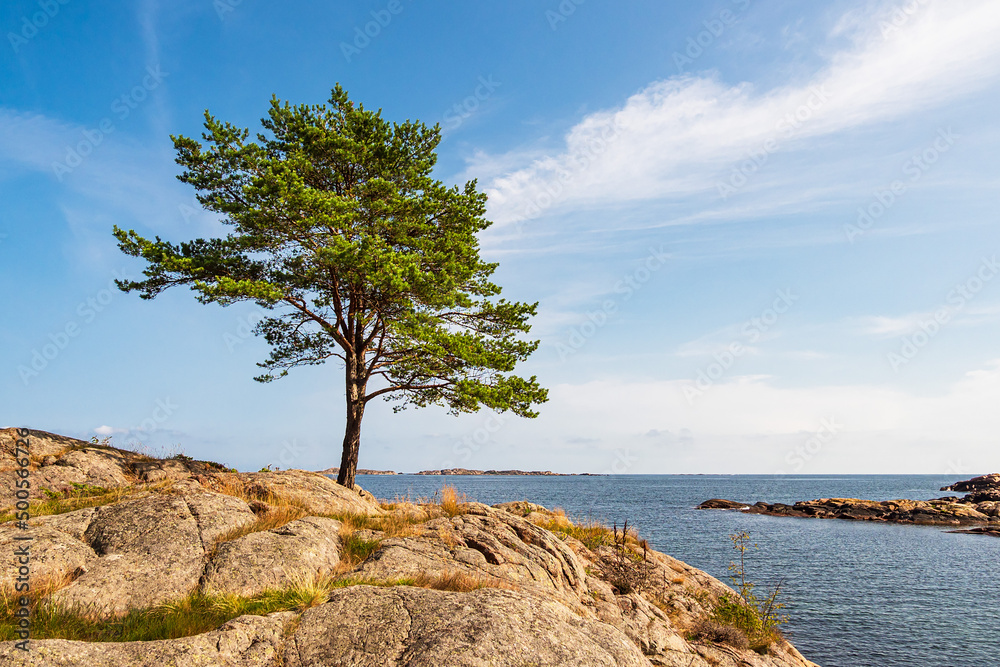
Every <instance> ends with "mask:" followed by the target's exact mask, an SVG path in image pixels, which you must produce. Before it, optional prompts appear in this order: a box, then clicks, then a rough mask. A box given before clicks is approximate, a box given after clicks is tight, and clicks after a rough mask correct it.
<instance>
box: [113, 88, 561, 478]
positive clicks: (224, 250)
mask: <svg viewBox="0 0 1000 667" xmlns="http://www.w3.org/2000/svg"><path fill="white" fill-rule="evenodd" d="M261 124H262V126H263V128H264V129H265V130H266V131H267V133H268V134H257V141H256V142H254V141H248V140H247V137H248V136H249V131H248V130H247V129H240V128H237V127H235V126H233V125H232V124H230V123H224V122H220V121H218V120H216V119H215V118H214V117H213V116H212V115H211V114H209V113H208V112H206V113H205V129H206V131H205V132H204V133H203V134H202V137H203V139H204V141H205V142H206V145H202V144H201V143H199V142H198V141H195V140H194V139H190V138H188V137H184V136H178V137H171V138H172V139H173V142H174V147H175V148H176V150H177V163H178V164H180V165H181V166H182V167H183V168H184V172H183V173H182V174H181V175H180V176H178V178H179V179H180V180H181V181H183V182H185V183H190V184H191V185H193V186H194V187H195V188H196V190H197V192H198V195H197V196H198V201H199V202H200V203H201V205H202V206H203V207H205V208H206V209H208V210H210V211H215V212H217V213H220V214H222V216H223V222H225V223H226V224H228V225H231V226H232V232H231V233H230V234H229V235H228V236H226V237H225V238H210V239H195V240H193V241H188V242H185V243H181V244H180V245H174V244H172V243H168V242H166V241H162V240H160V238H159V237H157V238H156V240H153V241H150V240H148V239H145V238H143V237H141V236H139V235H138V234H137V233H136V232H135V231H131V230H130V231H125V230H122V229H119V228H118V227H117V226H116V227H115V229H114V235H115V237H116V238H117V239H118V246H119V248H121V250H122V251H123V252H124V253H126V254H127V255H131V256H133V257H142V258H143V259H145V260H146V261H147V262H148V265H147V267H146V269H145V270H144V272H143V275H144V276H145V280H142V281H118V287H119V288H120V289H121V290H123V291H125V292H129V291H132V290H137V291H139V292H140V295H141V297H142V298H143V299H152V298H154V297H156V296H157V295H158V294H160V293H161V292H163V291H164V290H165V289H167V288H169V287H173V286H176V285H187V286H189V287H190V288H191V289H192V290H193V291H194V292H196V293H197V299H198V301H200V302H201V303H213V302H214V303H219V304H222V305H223V306H227V305H230V304H233V303H236V302H239V301H252V302H255V303H257V304H258V305H259V306H261V307H263V308H266V309H269V311H270V313H271V316H269V317H267V318H265V319H262V320H261V321H260V322H259V323H258V325H257V327H256V329H255V333H256V334H258V335H263V336H264V338H265V339H266V340H267V342H268V343H269V344H270V345H271V352H270V356H269V357H268V359H267V360H266V361H264V362H262V363H259V364H258V366H260V367H262V368H264V369H266V372H265V373H264V374H263V375H260V376H259V377H257V378H255V379H256V380H258V381H260V382H270V381H271V380H274V379H275V378H276V377H283V376H285V375H287V374H288V371H289V369H291V368H293V367H295V366H301V365H316V364H322V363H324V362H326V361H327V360H328V359H330V358H331V357H336V358H337V359H340V361H341V362H342V363H343V367H344V382H345V390H346V391H345V396H346V401H347V425H346V429H345V432H344V447H343V456H342V458H341V463H340V474H339V475H338V477H337V482H338V483H340V484H342V485H344V486H347V487H349V488H350V487H353V486H354V475H355V471H356V470H357V464H358V449H359V446H360V441H361V420H362V417H363V416H364V413H365V406H366V405H367V404H368V402H369V401H371V400H372V399H375V398H377V397H379V396H382V397H384V398H385V399H387V400H396V401H397V405H396V407H395V408H394V409H395V410H397V411H398V410H401V409H404V408H405V407H407V406H408V405H415V406H418V407H423V406H426V405H430V404H438V405H445V406H447V407H449V408H450V411H451V412H452V413H453V414H458V413H460V412H474V411H476V410H478V409H479V408H480V407H481V406H487V407H490V408H492V409H494V410H499V411H506V410H510V411H512V412H514V413H515V414H518V415H520V416H523V417H535V416H537V413H536V412H534V411H533V410H532V406H533V405H534V404H538V403H542V402H544V401H546V400H547V391H546V390H545V389H543V388H541V387H540V386H539V384H538V382H537V380H536V378H535V376H532V377H531V378H529V379H527V380H526V379H524V378H521V377H518V376H516V375H513V374H512V371H513V370H514V366H515V365H516V363H517V362H518V361H523V360H524V359H526V358H527V357H528V356H529V355H530V354H531V353H532V352H534V351H535V349H536V348H537V347H538V341H528V340H524V339H523V336H522V335H521V334H524V333H527V332H528V331H529V330H530V328H531V327H530V325H529V324H528V318H529V317H530V316H532V315H534V314H535V309H536V307H537V305H538V304H537V303H534V304H525V303H518V302H509V301H507V300H505V299H500V298H494V297H497V296H498V295H499V294H500V287H499V286H497V285H495V284H494V283H492V282H490V276H491V274H492V273H493V272H494V270H495V269H496V267H497V264H495V263H487V262H484V261H482V259H481V258H480V257H479V243H478V240H477V238H476V234H477V232H480V231H482V230H484V229H486V228H487V227H489V226H490V224H492V223H491V222H489V221H488V220H486V219H485V217H484V214H485V211H486V195H485V194H483V193H480V192H478V191H477V189H476V182H475V181H470V182H468V183H466V184H465V187H463V188H459V187H458V186H454V187H451V188H448V187H445V185H444V184H443V183H441V181H438V180H435V179H434V178H432V177H431V170H432V168H433V166H434V163H435V162H436V160H437V157H436V155H435V149H436V147H437V145H438V143H439V142H440V141H441V135H440V129H439V127H438V126H436V125H435V126H434V127H427V126H426V125H424V124H423V123H420V122H410V121H406V122H405V123H389V122H387V121H386V120H384V119H383V118H382V115H381V110H379V111H377V112H375V111H370V110H367V109H365V108H364V106H362V105H357V106H355V104H354V103H352V102H351V101H350V100H349V99H348V96H347V93H346V92H345V91H344V90H343V89H342V88H341V87H340V85H339V84H338V85H337V87H336V88H334V90H333V92H332V94H331V97H330V101H329V104H328V105H326V104H324V105H312V106H307V105H300V106H291V105H289V104H288V103H287V102H285V103H281V102H279V101H278V100H277V99H276V98H272V100H271V107H270V110H269V111H268V115H267V118H264V119H262V120H261Z"/></svg>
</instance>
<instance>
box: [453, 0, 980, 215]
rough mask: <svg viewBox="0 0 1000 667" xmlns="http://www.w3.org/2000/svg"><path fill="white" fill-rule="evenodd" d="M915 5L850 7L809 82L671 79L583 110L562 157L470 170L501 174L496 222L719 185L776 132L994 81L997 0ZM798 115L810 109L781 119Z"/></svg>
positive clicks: (888, 114)
mask: <svg viewBox="0 0 1000 667" xmlns="http://www.w3.org/2000/svg"><path fill="white" fill-rule="evenodd" d="M916 4H922V5H924V6H923V7H921V8H920V9H918V10H917V11H916V12H915V13H914V14H913V15H912V16H908V17H906V19H905V20H903V21H897V22H898V23H900V27H898V28H895V27H894V28H893V29H892V30H889V31H887V32H886V34H883V30H884V27H885V25H887V24H885V21H886V20H889V19H891V12H890V11H888V10H886V9H884V8H883V9H881V10H879V11H878V12H876V13H869V14H867V15H864V16H863V17H862V16H859V15H858V14H857V13H855V14H852V17H851V19H852V20H851V21H846V22H842V24H841V25H839V26H838V28H837V30H835V32H836V33H839V32H845V31H850V34H851V36H852V38H853V40H852V44H851V46H849V47H848V48H847V49H845V50H842V51H840V52H838V53H835V54H834V55H833V56H832V57H830V58H829V59H828V62H827V65H826V66H825V67H824V68H823V69H822V70H821V71H819V72H817V73H816V74H815V75H814V76H813V77H812V78H811V79H809V80H808V81H803V82H799V83H794V84H790V85H786V86H781V87H778V88H774V89H771V90H764V91H761V90H757V89H756V88H755V87H754V86H753V85H751V84H749V83H741V84H738V85H728V84H724V83H722V82H721V81H719V80H718V78H716V77H714V76H710V75H700V76H678V77H672V78H670V79H667V80H664V81H657V82H654V83H652V84H650V85H649V86H647V87H646V88H645V89H644V90H642V91H640V92H639V93H637V94H635V95H633V96H632V97H630V98H629V99H628V100H627V101H626V102H625V104H624V105H623V106H622V107H621V108H618V109H611V110H605V111H600V112H596V113H593V114H591V115H589V116H587V117H585V118H584V119H583V120H581V121H580V122H579V123H578V124H577V125H576V126H575V127H573V128H572V129H571V130H570V131H569V132H568V133H567V135H566V137H565V147H564V148H563V149H562V150H561V152H558V153H557V154H555V155H544V156H541V157H535V158H534V159H533V161H532V162H531V163H530V164H529V165H527V166H522V167H521V168H517V169H511V168H510V165H511V164H512V163H514V162H516V160H514V159H513V157H514V156H520V157H523V156H524V155H526V154H530V151H525V150H521V151H518V152H517V153H515V154H514V156H512V155H510V154H508V155H500V156H489V155H485V154H482V153H480V154H478V155H477V156H475V157H474V158H473V159H472V161H471V164H470V169H469V171H470V173H475V174H478V175H480V176H481V175H483V174H484V173H485V174H490V173H492V174H493V178H492V181H491V184H490V187H488V188H487V191H488V192H489V194H490V215H491V217H492V218H493V219H494V220H496V221H497V222H498V223H505V222H506V223H510V222H516V221H519V220H523V219H526V218H530V217H533V216H534V215H537V214H538V213H539V212H540V211H542V210H545V209H547V208H548V206H550V205H553V203H555V204H562V205H566V206H580V205H594V204H602V203H622V202H628V201H638V200H645V199H650V198H665V197H671V196H679V195H682V194H684V195H688V194H691V193H695V192H703V193H707V192H713V191H716V190H717V186H718V184H719V182H720V179H721V178H722V177H724V176H726V175H727V174H728V170H729V168H730V167H732V166H733V165H734V164H738V163H739V162H740V161H742V160H744V159H746V158H747V156H748V155H749V154H750V153H752V152H754V151H760V150H762V148H763V147H764V146H765V145H766V142H768V141H769V140H771V141H774V142H775V143H776V144H777V146H778V149H780V150H781V151H786V150H789V149H796V148H798V149H801V148H805V147H807V146H809V145H810V140H813V141H815V140H818V139H821V138H822V139H828V138H830V137H831V136H832V135H835V134H836V133H838V132H840V131H842V130H846V129H851V128H858V127H862V126H873V125H875V124H877V123H882V122H885V121H889V120H893V119H896V118H899V117H903V116H906V115H907V114H910V113H912V112H914V111H922V110H926V109H927V108H928V107H931V106H935V105H941V104H944V103H946V102H947V101H949V100H951V99H954V98H956V97H957V96H960V95H963V94H966V93H968V92H971V91H974V90H978V89H981V88H982V87H984V86H986V85H988V84H989V83H991V82H992V81H993V80H994V79H995V78H996V76H997V74H998V73H1000V40H997V39H996V35H997V33H998V32H1000V5H998V4H996V3H995V2H990V1H989V0H965V1H956V0H949V1H948V2H945V1H944V0H926V2H923V3H916ZM804 105H811V108H810V106H804ZM803 110H804V111H803ZM797 112H800V113H802V114H803V115H805V116H808V118H807V119H806V120H804V121H802V122H799V121H794V122H791V123H789V122H788V121H787V120H785V119H787V118H788V117H789V115H790V114H791V116H792V117H794V115H795V114H796V113H797ZM793 126H795V127H793ZM772 152H773V151H772ZM522 164H523V163H522ZM724 172H725V173H724Z"/></svg>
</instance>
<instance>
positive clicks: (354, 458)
mask: <svg viewBox="0 0 1000 667" xmlns="http://www.w3.org/2000/svg"><path fill="white" fill-rule="evenodd" d="M345 365H346V366H347V368H346V373H347V391H346V394H347V427H346V429H345V430H344V451H343V454H342V455H341V458H340V471H339V472H338V473H337V484H340V485H341V486H346V487H347V488H349V489H353V488H354V475H355V474H356V473H357V470H358V450H359V449H360V447H361V418H362V417H364V414H365V386H364V385H362V384H361V383H360V381H359V377H360V375H359V373H358V365H357V364H354V363H351V361H350V360H348V363H347V364H345Z"/></svg>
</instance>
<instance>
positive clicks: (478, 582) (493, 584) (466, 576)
mask: <svg viewBox="0 0 1000 667" xmlns="http://www.w3.org/2000/svg"><path fill="white" fill-rule="evenodd" d="M413 585H414V586H419V587H421V588H432V589H434V590H437V591H453V592H456V593H468V592H470V591H475V590H479V589H480V588H502V589H504V590H508V591H516V590H518V588H517V586H515V585H514V584H513V583H511V582H509V581H504V580H503V579H499V578H497V577H487V576H482V575H478V574H470V573H468V572H452V571H448V572H443V573H442V574H439V575H436V576H432V575H429V574H426V573H422V574H420V575H418V576H417V577H416V578H415V579H414V580H413Z"/></svg>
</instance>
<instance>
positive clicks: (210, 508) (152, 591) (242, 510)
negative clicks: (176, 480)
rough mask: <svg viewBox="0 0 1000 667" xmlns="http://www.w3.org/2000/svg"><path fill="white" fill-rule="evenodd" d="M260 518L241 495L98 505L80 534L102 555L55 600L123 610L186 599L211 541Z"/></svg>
mask: <svg viewBox="0 0 1000 667" xmlns="http://www.w3.org/2000/svg"><path fill="white" fill-rule="evenodd" d="M255 518H256V516H255V515H254V513H253V512H252V511H251V510H250V508H249V506H248V505H247V504H246V503H245V502H243V501H242V500H239V499H238V498H234V497H232V496H225V495H219V494H208V493H199V494H192V495H186V496H179V495H178V496H173V495H149V496H144V497H140V498H133V499H130V500H126V501H123V502H119V503H115V504H113V505H106V506H103V507H98V508H97V509H96V510H95V511H94V513H93V516H92V517H91V519H90V521H89V525H88V526H87V528H86V530H85V532H84V534H83V541H84V542H85V543H86V544H87V545H89V546H90V548H92V549H93V550H94V552H95V553H96V554H97V555H98V558H97V559H95V560H93V561H91V562H88V563H87V565H86V567H85V571H84V572H83V573H82V574H81V575H80V576H79V577H78V578H77V579H76V580H75V581H73V582H72V583H71V584H70V585H69V586H67V587H66V588H63V589H62V590H60V591H58V592H56V593H55V595H54V599H55V600H56V601H57V602H60V603H65V604H69V605H78V606H80V607H84V608H89V609H93V610H96V611H103V612H104V613H107V614H121V613H124V612H126V611H128V610H129V609H136V608H143V607H149V606H152V605H155V604H158V603H160V602H166V601H170V600H176V599H179V598H182V597H184V596H185V595H187V594H188V593H190V592H191V591H192V590H194V589H195V587H196V586H197V585H198V582H199V580H200V579H201V576H202V573H203V571H204V568H205V558H206V552H207V550H208V549H210V548H211V547H212V546H214V540H216V539H218V537H219V536H221V535H222V534H223V533H224V532H226V531H227V530H230V529H231V528H234V527H238V526H240V525H242V524H245V523H249V522H251V521H254V520H255Z"/></svg>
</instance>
